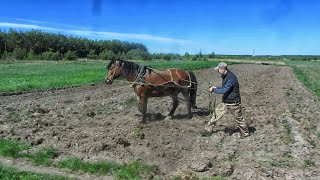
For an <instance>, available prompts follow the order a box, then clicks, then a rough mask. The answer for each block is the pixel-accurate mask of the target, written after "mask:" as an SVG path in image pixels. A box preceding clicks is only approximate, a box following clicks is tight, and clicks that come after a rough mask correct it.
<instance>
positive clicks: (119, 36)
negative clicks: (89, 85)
mask: <svg viewBox="0 0 320 180" xmlns="http://www.w3.org/2000/svg"><path fill="white" fill-rule="evenodd" d="M20 20H22V19H20ZM28 22H34V23H36V22H37V23H41V21H33V20H28ZM42 23H43V22H42ZM0 27H6V28H22V29H40V30H49V31H56V32H65V33H69V34H73V35H78V36H90V37H94V38H98V37H99V38H102V39H121V40H128V39H139V40H147V41H156V42H162V43H175V44H180V45H186V44H194V43H193V42H191V41H189V40H184V39H175V38H168V37H161V36H153V35H149V34H136V33H118V32H108V31H90V30H74V29H62V28H51V27H46V26H39V25H35V24H22V23H9V22H0Z"/></svg>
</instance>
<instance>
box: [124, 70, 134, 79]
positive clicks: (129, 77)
mask: <svg viewBox="0 0 320 180" xmlns="http://www.w3.org/2000/svg"><path fill="white" fill-rule="evenodd" d="M136 77H137V71H136V70H134V72H133V73H130V74H129V75H127V77H125V78H126V79H127V80H128V81H130V82H133V81H135V80H136Z"/></svg>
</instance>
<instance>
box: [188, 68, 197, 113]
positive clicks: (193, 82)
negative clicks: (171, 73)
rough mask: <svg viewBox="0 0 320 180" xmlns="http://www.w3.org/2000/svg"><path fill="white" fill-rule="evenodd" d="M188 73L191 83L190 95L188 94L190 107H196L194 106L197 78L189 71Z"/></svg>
mask: <svg viewBox="0 0 320 180" xmlns="http://www.w3.org/2000/svg"><path fill="white" fill-rule="evenodd" d="M188 73H189V76H190V81H191V87H190V94H189V99H190V104H191V107H197V106H196V97H197V87H198V84H197V83H198V82H197V78H196V76H195V75H194V73H193V72H191V71H189V72H188Z"/></svg>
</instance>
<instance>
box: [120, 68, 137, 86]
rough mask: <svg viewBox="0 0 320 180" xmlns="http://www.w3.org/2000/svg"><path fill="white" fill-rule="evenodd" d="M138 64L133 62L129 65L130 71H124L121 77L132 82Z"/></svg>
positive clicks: (135, 75) (134, 78) (135, 76)
mask: <svg viewBox="0 0 320 180" xmlns="http://www.w3.org/2000/svg"><path fill="white" fill-rule="evenodd" d="M139 68H140V67H139V65H137V64H135V65H134V66H132V67H131V71H130V73H128V74H126V73H122V75H123V77H124V78H126V79H127V80H128V81H130V82H133V81H135V80H136V78H137V73H138V70H137V69H139Z"/></svg>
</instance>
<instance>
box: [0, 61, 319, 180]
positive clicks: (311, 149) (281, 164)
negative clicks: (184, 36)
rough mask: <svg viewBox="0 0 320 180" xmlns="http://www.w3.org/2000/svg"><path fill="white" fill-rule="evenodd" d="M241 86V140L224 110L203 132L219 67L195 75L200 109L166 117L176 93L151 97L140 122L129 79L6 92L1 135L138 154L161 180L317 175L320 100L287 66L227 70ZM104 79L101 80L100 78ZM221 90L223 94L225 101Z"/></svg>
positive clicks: (81, 151) (101, 155) (73, 151)
mask: <svg viewBox="0 0 320 180" xmlns="http://www.w3.org/2000/svg"><path fill="white" fill-rule="evenodd" d="M230 69H231V71H233V72H234V73H235V74H236V75H237V77H238V79H239V82H240V88H241V95H242V101H243V102H242V104H243V111H244V117H245V119H246V120H247V122H248V124H249V127H250V131H251V136H249V137H247V138H245V139H241V138H240V133H239V129H238V127H237V124H236V122H235V120H234V119H233V117H232V116H231V115H229V114H227V115H225V116H224V117H223V118H222V119H221V120H220V121H219V122H218V124H217V126H216V128H215V132H214V134H213V135H212V136H210V137H201V136H200V135H199V132H200V131H201V130H202V129H203V128H204V126H205V124H206V122H207V121H208V120H209V119H210V118H211V115H209V114H208V110H207V108H208V103H209V102H208V101H209V94H208V91H207V89H208V86H209V82H210V83H211V84H213V85H220V84H221V78H220V77H219V75H218V73H217V72H215V71H214V70H213V69H205V70H199V71H195V74H196V77H197V80H198V93H197V106H198V108H197V109H193V118H192V119H187V118H186V117H187V111H186V107H185V103H183V102H182V103H180V105H179V107H178V108H177V110H176V113H175V116H174V117H173V119H165V116H166V114H168V113H169V111H170V108H171V104H172V102H171V98H169V97H165V98H150V99H149V101H148V118H147V123H146V124H141V123H140V120H141V118H142V117H141V114H140V112H139V111H138V109H137V106H136V95H135V94H134V92H133V89H132V88H131V87H130V86H129V85H130V84H129V83H126V82H124V81H115V82H114V83H113V84H112V85H106V84H96V85H92V86H81V87H75V88H67V89H61V90H52V91H43V92H32V93H25V94H20V95H11V96H0V136H1V137H2V138H6V139H14V140H21V141H27V142H31V143H32V144H33V145H34V146H35V147H42V146H52V147H53V148H55V149H56V150H57V151H58V152H59V153H60V154H59V157H58V158H57V159H56V161H59V160H61V159H64V158H66V157H70V156H77V157H80V158H82V159H83V160H86V161H98V160H112V161H116V162H119V163H126V162H129V161H132V160H141V161H143V162H144V163H147V164H152V165H155V166H157V167H158V169H159V173H158V174H157V176H159V177H160V178H161V179H170V178H172V177H174V176H177V175H179V176H182V177H186V176H192V175H197V176H215V175H219V176H224V177H227V178H228V179H294V178H295V179H308V178H310V179H312V178H313V179H320V170H319V166H320V145H319V142H320V121H319V120H320V111H319V109H320V103H319V102H320V101H319V98H318V97H316V96H315V95H314V94H313V93H311V92H310V91H309V90H307V89H306V88H305V87H304V86H303V85H302V84H301V83H300V82H299V81H298V80H297V79H296V78H295V76H294V74H293V72H292V71H291V69H290V68H289V67H287V66H270V65H258V64H251V65H248V64H240V65H232V66H230ZM102 78H103V77H102ZM220 99H221V96H217V101H218V102H219V101H220Z"/></svg>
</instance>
